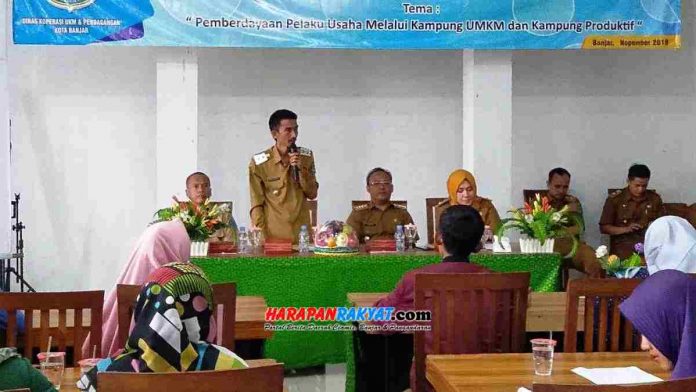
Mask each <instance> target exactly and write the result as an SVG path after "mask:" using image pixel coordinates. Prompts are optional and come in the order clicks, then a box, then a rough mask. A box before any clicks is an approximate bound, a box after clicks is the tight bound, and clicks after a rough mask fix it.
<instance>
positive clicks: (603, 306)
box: [563, 278, 642, 353]
mask: <svg viewBox="0 0 696 392" xmlns="http://www.w3.org/2000/svg"><path fill="white" fill-rule="evenodd" d="M641 282H642V281H641V280H640V279H597V278H586V279H573V280H571V281H570V282H569V283H568V291H567V294H566V309H567V311H566V319H565V329H564V332H565V333H564V334H565V339H564V344H563V346H564V348H565V352H570V353H574V352H577V329H578V328H577V327H578V306H580V305H579V302H580V301H581V300H583V301H584V306H585V319H584V321H583V322H584V334H585V339H584V351H585V352H587V353H589V352H595V351H598V352H604V351H612V352H617V351H635V349H634V342H633V333H634V329H633V325H631V322H630V321H628V320H626V319H625V318H624V317H623V316H622V315H621V312H620V310H619V304H620V303H621V302H623V300H624V299H626V297H628V296H629V295H631V293H632V292H633V289H635V288H636V287H637V286H638V285H639V284H640V283H641ZM582 297H584V299H583V298H582ZM595 314H597V316H595ZM595 318H596V319H597V320H598V323H597V324H595ZM595 328H596V331H597V341H596V343H595V341H594V332H595ZM607 339H608V340H609V346H608V347H607Z"/></svg>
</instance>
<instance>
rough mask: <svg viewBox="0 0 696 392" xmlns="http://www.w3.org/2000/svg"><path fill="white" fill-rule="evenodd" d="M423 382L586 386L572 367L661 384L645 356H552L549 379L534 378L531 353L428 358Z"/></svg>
mask: <svg viewBox="0 0 696 392" xmlns="http://www.w3.org/2000/svg"><path fill="white" fill-rule="evenodd" d="M425 366H426V378H427V379H428V381H429V382H430V383H431V384H432V385H433V387H435V390H436V391H437V392H510V391H516V390H517V389H518V388H519V387H525V388H528V389H530V390H531V389H532V384H534V383H541V384H590V382H589V381H588V380H586V379H585V378H583V377H580V376H578V375H576V374H575V373H572V372H571V371H570V370H571V369H573V368H576V367H586V368H598V367H625V366H637V367H639V368H641V369H643V370H644V371H646V372H648V373H651V374H653V375H655V376H657V377H659V378H661V379H663V380H667V379H669V373H668V372H666V371H664V370H662V369H661V368H660V367H659V366H658V365H657V364H656V363H655V362H653V361H652V360H651V359H650V356H649V355H648V354H647V353H643V352H638V353H554V357H553V373H552V374H551V376H536V375H534V363H533V361H532V354H531V353H523V354H461V355H428V357H427V358H426V361H425Z"/></svg>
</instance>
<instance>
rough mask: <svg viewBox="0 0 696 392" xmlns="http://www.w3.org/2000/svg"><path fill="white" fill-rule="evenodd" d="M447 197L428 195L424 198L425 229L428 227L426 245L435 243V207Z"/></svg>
mask: <svg viewBox="0 0 696 392" xmlns="http://www.w3.org/2000/svg"><path fill="white" fill-rule="evenodd" d="M447 199H449V198H448V197H428V198H426V199H425V215H426V218H427V221H428V223H427V229H428V245H431V246H433V245H435V231H436V229H437V221H436V220H437V216H436V214H435V207H436V206H437V205H438V204H440V203H441V202H443V201H444V200H447Z"/></svg>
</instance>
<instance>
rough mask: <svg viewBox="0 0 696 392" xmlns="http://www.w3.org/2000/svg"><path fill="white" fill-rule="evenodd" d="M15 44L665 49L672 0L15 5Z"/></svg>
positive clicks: (675, 0) (71, 1) (675, 32)
mask: <svg viewBox="0 0 696 392" xmlns="http://www.w3.org/2000/svg"><path fill="white" fill-rule="evenodd" d="M13 4H14V6H13V26H14V30H13V31H14V42H15V43H16V44H41V45H87V44H101V45H105V44H107V45H137V46H208V47H264V48H271V47H277V48H354V49H580V48H582V49H622V48H625V49H637V48H638V49H666V48H669V49H673V48H678V47H679V46H680V36H679V34H680V31H681V4H680V1H679V0H614V1H600V0H493V1H491V0H441V1H434V0H415V2H413V3H411V2H407V1H401V0H398V1H397V0H353V1H351V0H270V1H264V0H247V1H242V0H195V1H194V0H14V2H13Z"/></svg>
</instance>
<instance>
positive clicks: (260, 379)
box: [97, 364, 283, 392]
mask: <svg viewBox="0 0 696 392" xmlns="http://www.w3.org/2000/svg"><path fill="white" fill-rule="evenodd" d="M97 385H98V386H99V392H120V391H129V392H150V391H152V390H153V388H156V389H161V390H163V391H167V392H188V391H200V392H217V391H227V392H242V391H244V392H281V391H283V365H282V364H275V365H270V366H260V367H250V368H247V369H236V370H218V371H201V372H184V373H119V372H100V373H98V374H97Z"/></svg>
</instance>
